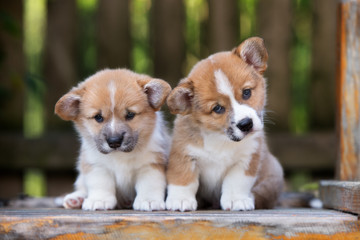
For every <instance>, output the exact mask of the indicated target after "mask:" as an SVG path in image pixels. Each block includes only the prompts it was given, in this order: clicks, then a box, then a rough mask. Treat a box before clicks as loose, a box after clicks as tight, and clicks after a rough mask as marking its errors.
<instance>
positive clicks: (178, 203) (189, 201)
mask: <svg viewBox="0 0 360 240" xmlns="http://www.w3.org/2000/svg"><path fill="white" fill-rule="evenodd" d="M196 208H197V201H196V199H195V198H183V199H177V198H168V199H166V209H167V210H172V211H181V212H185V211H195V210H196Z"/></svg>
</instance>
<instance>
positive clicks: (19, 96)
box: [0, 0, 25, 130]
mask: <svg viewBox="0 0 360 240" xmlns="http://www.w3.org/2000/svg"><path fill="white" fill-rule="evenodd" d="M0 15H1V19H0V26H1V31H0V72H1V74H0V106H1V111H0V129H6V130H9V129H10V128H11V129H21V128H22V122H23V111H22V110H23V106H24V104H23V103H24V97H23V94H24V88H25V84H24V72H25V66H24V61H25V60H24V59H25V57H24V49H23V38H22V36H23V1H22V0H14V1H0Z"/></svg>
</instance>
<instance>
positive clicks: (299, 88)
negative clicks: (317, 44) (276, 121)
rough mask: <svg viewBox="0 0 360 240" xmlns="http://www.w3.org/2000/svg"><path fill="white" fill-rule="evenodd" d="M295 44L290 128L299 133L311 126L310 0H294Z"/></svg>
mask: <svg viewBox="0 0 360 240" xmlns="http://www.w3.org/2000/svg"><path fill="white" fill-rule="evenodd" d="M293 4H294V6H293V9H294V25H293V44H292V49H291V68H292V69H291V82H292V89H291V93H292V94H291V96H292V108H291V117H290V118H291V119H290V128H291V131H292V132H294V133H297V134H301V133H305V132H306V131H307V130H308V127H309V119H308V118H309V116H308V114H309V110H308V100H307V99H308V97H309V94H308V89H309V85H310V67H311V24H312V19H311V6H310V1H309V0H294V2H293Z"/></svg>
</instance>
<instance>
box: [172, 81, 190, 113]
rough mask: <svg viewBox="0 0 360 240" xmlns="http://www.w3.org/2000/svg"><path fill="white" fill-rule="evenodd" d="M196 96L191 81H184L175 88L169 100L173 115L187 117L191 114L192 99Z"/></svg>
mask: <svg viewBox="0 0 360 240" xmlns="http://www.w3.org/2000/svg"><path fill="white" fill-rule="evenodd" d="M193 96H194V93H193V88H192V84H191V82H190V81H189V80H183V81H181V82H180V84H179V85H178V86H177V87H176V88H174V89H173V90H172V91H171V93H170V95H169V97H168V99H167V105H168V107H169V109H170V112H171V113H172V114H181V115H186V114H189V113H191V104H192V98H193Z"/></svg>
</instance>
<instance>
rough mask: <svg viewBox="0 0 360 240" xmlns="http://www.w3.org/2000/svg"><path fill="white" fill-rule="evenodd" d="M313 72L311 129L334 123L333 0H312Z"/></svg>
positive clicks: (323, 127)
mask: <svg viewBox="0 0 360 240" xmlns="http://www.w3.org/2000/svg"><path fill="white" fill-rule="evenodd" d="M312 6H313V13H312V15H313V17H312V19H313V24H312V61H311V62H312V70H311V71H312V73H311V82H310V84H311V85H310V86H311V87H310V89H309V90H310V102H311V104H309V108H310V109H309V121H310V127H311V128H312V129H316V130H319V129H332V128H334V126H335V78H336V18H335V17H334V16H336V6H337V2H336V0H330V1H329V0H316V1H312Z"/></svg>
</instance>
